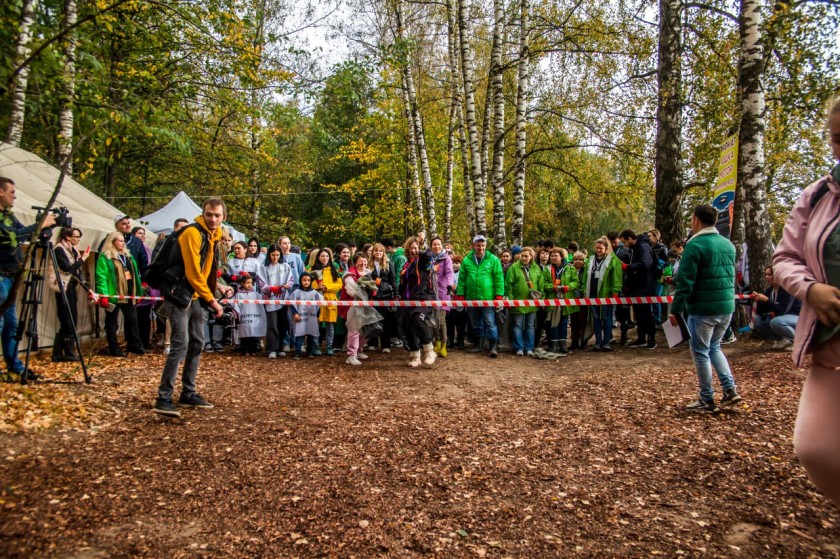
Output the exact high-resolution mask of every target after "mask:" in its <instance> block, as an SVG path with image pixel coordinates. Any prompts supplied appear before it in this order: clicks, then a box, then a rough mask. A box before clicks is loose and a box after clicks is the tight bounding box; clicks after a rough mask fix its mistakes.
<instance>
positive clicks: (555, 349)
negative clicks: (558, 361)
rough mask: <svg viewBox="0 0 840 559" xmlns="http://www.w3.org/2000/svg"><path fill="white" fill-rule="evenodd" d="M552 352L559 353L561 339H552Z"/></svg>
mask: <svg viewBox="0 0 840 559" xmlns="http://www.w3.org/2000/svg"><path fill="white" fill-rule="evenodd" d="M549 351H550V352H551V353H557V352H559V351H560V340H551V349H549Z"/></svg>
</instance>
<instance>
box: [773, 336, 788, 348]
mask: <svg viewBox="0 0 840 559" xmlns="http://www.w3.org/2000/svg"><path fill="white" fill-rule="evenodd" d="M792 345H793V342H792V341H791V340H788V339H787V338H782V339H781V340H776V343H774V344H773V346H772V347H771V348H770V349H787V348H789V347H791V346H792Z"/></svg>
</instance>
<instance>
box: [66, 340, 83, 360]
mask: <svg viewBox="0 0 840 559" xmlns="http://www.w3.org/2000/svg"><path fill="white" fill-rule="evenodd" d="M62 347H63V348H64V360H65V361H81V360H82V358H81V357H79V354H78V353H76V337H75V336H64V337H63V338H62Z"/></svg>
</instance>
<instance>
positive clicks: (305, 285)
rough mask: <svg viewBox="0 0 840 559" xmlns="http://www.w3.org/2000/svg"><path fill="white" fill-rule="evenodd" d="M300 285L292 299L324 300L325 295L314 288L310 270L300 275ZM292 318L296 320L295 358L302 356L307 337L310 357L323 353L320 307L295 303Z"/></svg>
mask: <svg viewBox="0 0 840 559" xmlns="http://www.w3.org/2000/svg"><path fill="white" fill-rule="evenodd" d="M298 284H299V285H300V287H298V288H297V289H296V290H295V291H294V292H293V293H292V295H291V297H290V299H294V300H295V301H323V300H324V296H323V295H321V293H319V292H318V291H315V290H314V289H312V275H311V274H310V273H309V272H304V273H302V274H301V275H300V279H299V280H298ZM292 318H293V319H294V321H295V324H294V330H295V356H294V359H300V358H301V357H302V355H301V350H302V349H303V344H304V342H306V338H307V337H308V338H309V342H308V344H307V347H306V352H307V353H308V354H309V356H310V357H316V356H318V355H321V350H320V349H319V348H318V343H319V332H318V307H317V306H314V305H294V306H293V307H292Z"/></svg>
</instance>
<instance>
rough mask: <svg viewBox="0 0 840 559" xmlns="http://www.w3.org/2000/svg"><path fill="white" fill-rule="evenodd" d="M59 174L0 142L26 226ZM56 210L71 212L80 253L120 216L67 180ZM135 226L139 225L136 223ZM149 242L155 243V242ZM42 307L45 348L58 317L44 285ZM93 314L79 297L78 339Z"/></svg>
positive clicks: (5, 172)
mask: <svg viewBox="0 0 840 559" xmlns="http://www.w3.org/2000/svg"><path fill="white" fill-rule="evenodd" d="M59 174H60V173H59V171H58V169H56V168H55V167H53V166H52V165H50V164H49V163H47V162H46V161H44V160H43V159H41V158H40V157H38V156H37V155H34V154H32V153H30V152H28V151H26V150H23V149H20V148H16V147H13V146H11V145H9V144H6V143H2V142H0V176H4V177H9V178H10V179H12V180H13V181H14V182H15V190H16V194H17V200H16V201H15V206H14V214H15V216H17V218H18V219H19V220H20V221H21V222H22V223H24V224H25V225H29V224H31V223H35V216H36V215H37V211H36V210H33V209H32V206H39V207H43V206H45V205H46V203H47V201H48V200H49V199H50V197H51V196H52V193H53V190H55V185H56V183H57V182H58V177H59ZM55 206H57V207H58V206H63V207H66V208H68V209H69V210H70V217H71V218H72V219H73V227H76V228H78V229H79V230H80V231H81V232H82V242H81V244H80V249H81V250H84V249H85V247H87V246H88V245H90V246H91V247H92V249H93V250H96V248H97V247H98V246H99V244H100V243H101V242H102V241H103V240H104V239H105V237H107V236H108V234H109V233H111V232H113V231H114V217H115V216H116V215H117V214H121V213H123V212H121V211H120V209H119V208H117V207H115V206H112V205H111V204H109V203H108V202H106V201H105V200H103V199H102V198H100V197H99V196H97V195H96V194H94V193H93V192H91V191H90V190H88V189H87V188H85V187H84V186H82V185H81V184H79V183H77V182H76V181H74V180H73V179H71V178H69V177H65V179H64V182H63V183H62V186H61V191H60V192H59V194H58V199H57V200H56V203H55ZM196 215H198V214H196ZM134 225H140V224H139V223H138V222H136V221H135V222H134ZM55 235H56V236H55V237H54V238H57V235H58V233H57V231H56V234H55ZM150 241H152V242H154V238H152V239H150ZM94 261H95V259H94V258H89V259H88V260H87V265H86V270H85V273H86V276H87V278H88V279H89V280H92V278H93V270H94V265H95V262H94ZM45 283H46V282H45ZM91 287H93V285H91ZM22 292H23V289H19V290H18V296H19V297H20V296H21V295H22ZM41 303H42V305H41V306H40V308H39V311H38V319H39V320H38V335H39V336H40V345H41V346H44V347H47V346H50V345H52V340H53V337H54V334H55V332H56V331H57V330H58V317H57V313H56V300H55V294H54V293H53V292H52V291H51V290H50V289H49V288H48V287H46V285H45V286H44V292H43V296H42V298H41ZM18 311H20V302H18ZM95 312H98V307H93V306H90V305H88V304H87V303H86V298H85V297H83V296H80V297H79V321H78V322H79V323H78V324H77V325H76V330H77V331H78V332H79V335H80V336H86V335H90V334H92V333H93V330H94V324H95V321H94V313H95ZM25 344H26V338H24V341H23V342H22V343H21V347H20V348H19V349H20V350H21V351H23V350H24V349H25Z"/></svg>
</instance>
